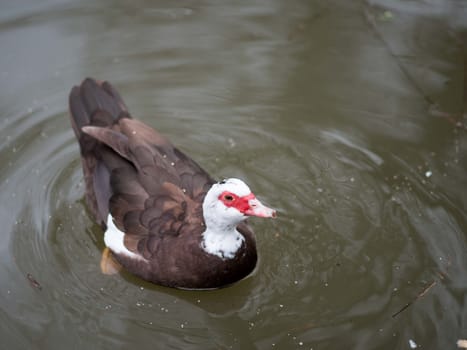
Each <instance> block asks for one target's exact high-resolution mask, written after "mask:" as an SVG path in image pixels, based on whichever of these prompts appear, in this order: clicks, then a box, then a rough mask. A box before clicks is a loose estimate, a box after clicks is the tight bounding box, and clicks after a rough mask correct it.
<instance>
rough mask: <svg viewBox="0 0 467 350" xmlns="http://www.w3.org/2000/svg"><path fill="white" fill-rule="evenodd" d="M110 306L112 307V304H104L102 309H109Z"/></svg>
mask: <svg viewBox="0 0 467 350" xmlns="http://www.w3.org/2000/svg"><path fill="white" fill-rule="evenodd" d="M111 308H112V305H110V304H109V305H106V306H104V309H106V310H110V309H111Z"/></svg>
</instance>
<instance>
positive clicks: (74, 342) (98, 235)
mask: <svg viewBox="0 0 467 350" xmlns="http://www.w3.org/2000/svg"><path fill="white" fill-rule="evenodd" d="M0 9H1V11H0V47H1V51H2V53H1V55H0V128H1V131H0V163H1V170H0V203H1V204H0V205H1V209H0V223H1V226H2V234H1V238H2V243H1V244H0V342H1V346H0V348H2V349H130V348H131V349H137V348H141V349H314V350H316V349H409V348H410V346H411V345H412V346H415V344H416V345H418V346H420V347H421V348H423V349H453V348H455V343H456V341H457V339H460V338H467V305H466V302H467V214H466V210H465V209H466V206H467V190H466V188H467V176H466V174H467V153H466V151H467V138H466V136H467V134H466V132H467V131H466V130H467V125H466V124H467V123H466V116H465V115H464V116H462V113H465V112H466V109H467V108H466V107H467V102H466V101H467V97H466V92H465V91H466V90H465V89H466V84H467V78H466V77H467V73H466V69H467V68H466V67H467V63H466V62H467V39H466V36H467V35H466V32H467V5H466V3H465V1H461V0H459V1H454V0H451V1H448V0H446V1H441V0H440V1H384V0H379V1H376V0H375V1H353V2H351V1H328V0H322V1H318V0H317V1H290V2H289V1H287V2H285V1H259V0H258V1H243V2H233V1H232V2H225V1H224V2H220V1H200V2H192V1H183V2H173V1H159V2H157V3H156V2H151V1H143V0H138V1H134V2H127V1H86V0H81V1H65V0H61V1H60V0H52V1H43V2H41V3H40V4H39V3H38V2H37V1H32V0H22V1H17V2H16V1H15V2H13V1H10V2H8V1H1V2H0ZM86 76H93V77H96V78H99V79H107V80H110V81H111V82H112V83H113V84H114V85H115V86H116V87H117V88H118V89H119V90H120V92H121V94H122V95H123V96H124V98H125V100H126V103H127V105H128V106H129V108H130V110H131V112H132V114H133V115H134V116H135V117H137V118H139V119H141V120H143V121H144V122H146V123H148V124H150V125H152V126H154V127H156V128H158V129H159V130H160V131H162V132H163V133H165V134H166V135H167V136H169V137H170V138H171V139H172V141H173V142H174V143H175V144H177V145H179V146H180V148H181V149H183V150H184V151H186V152H187V153H188V154H190V155H191V156H192V157H193V158H194V159H195V160H196V161H198V162H199V163H200V164H202V166H203V167H205V168H206V169H207V170H208V171H209V172H210V173H211V174H213V175H214V176H215V177H218V178H221V177H225V176H236V177H241V178H243V179H245V180H246V181H247V182H248V183H249V184H250V186H251V187H252V189H253V190H254V191H255V192H256V193H257V194H258V196H259V197H260V198H261V199H262V200H264V202H266V203H268V204H270V205H272V206H275V207H276V208H277V209H278V210H279V211H280V216H279V218H278V219H277V220H275V221H261V220H255V221H254V222H253V225H254V228H255V230H256V233H257V239H258V245H259V249H260V256H261V259H260V264H259V267H258V269H257V271H256V272H255V274H254V275H253V276H251V277H249V278H248V279H246V280H244V281H242V282H240V283H237V284H236V285H234V286H232V287H229V288H226V289H222V290H218V291H211V292H182V291H176V290H171V289H167V288H162V287H158V286H154V285H150V284H148V283H145V282H143V281H141V280H139V279H137V278H134V277H132V276H130V275H128V274H122V275H117V276H103V275H102V274H101V273H100V270H99V261H100V252H101V249H102V248H103V240H102V231H101V230H100V228H99V227H97V226H96V225H94V224H93V222H92V220H91V219H90V216H89V214H88V213H87V211H86V207H85V205H84V201H83V190H84V189H83V180H82V173H81V168H80V167H81V165H80V160H79V151H78V146H77V144H76V142H75V140H74V136H73V134H72V131H71V128H70V125H69V120H68V114H67V95H68V92H69V89H70V88H71V86H72V85H74V84H77V83H79V82H80V81H81V80H82V79H83V78H84V77H86ZM408 304H409V306H408V307H406V308H405V309H404V307H405V306H406V305H408ZM412 342H413V343H412Z"/></svg>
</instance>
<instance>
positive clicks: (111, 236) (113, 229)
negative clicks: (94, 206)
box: [104, 214, 146, 260]
mask: <svg viewBox="0 0 467 350" xmlns="http://www.w3.org/2000/svg"><path fill="white" fill-rule="evenodd" d="M124 238H125V233H124V232H122V231H120V230H119V229H118V227H117V226H115V224H114V220H113V217H112V215H110V214H109V215H108V216H107V230H106V231H105V234H104V242H105V245H106V246H107V247H108V248H109V249H110V250H111V251H112V252H114V253H115V254H120V255H125V256H127V257H129V258H133V259H141V260H146V259H144V258H143V257H142V256H141V255H138V254H135V253H133V252H131V251H129V250H128V249H127V247H125V244H123V242H124Z"/></svg>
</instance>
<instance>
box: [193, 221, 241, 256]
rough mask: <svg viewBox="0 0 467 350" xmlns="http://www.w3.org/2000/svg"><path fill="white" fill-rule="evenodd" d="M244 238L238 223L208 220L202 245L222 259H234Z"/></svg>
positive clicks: (208, 251) (205, 249)
mask: <svg viewBox="0 0 467 350" xmlns="http://www.w3.org/2000/svg"><path fill="white" fill-rule="evenodd" d="M244 240H245V237H243V235H242V234H241V233H240V232H238V231H237V229H236V225H232V224H222V223H219V222H215V221H211V220H206V231H204V232H203V241H202V243H201V247H202V248H203V249H204V251H206V252H207V253H209V254H213V255H216V256H218V257H219V258H221V259H233V258H234V257H235V254H236V253H237V252H238V250H239V249H240V247H241V246H242V243H243V241H244Z"/></svg>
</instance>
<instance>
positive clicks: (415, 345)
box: [409, 339, 418, 349]
mask: <svg viewBox="0 0 467 350" xmlns="http://www.w3.org/2000/svg"><path fill="white" fill-rule="evenodd" d="M409 346H410V348H411V349H416V348H417V347H418V345H417V343H416V342H414V341H413V340H412V339H409Z"/></svg>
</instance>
